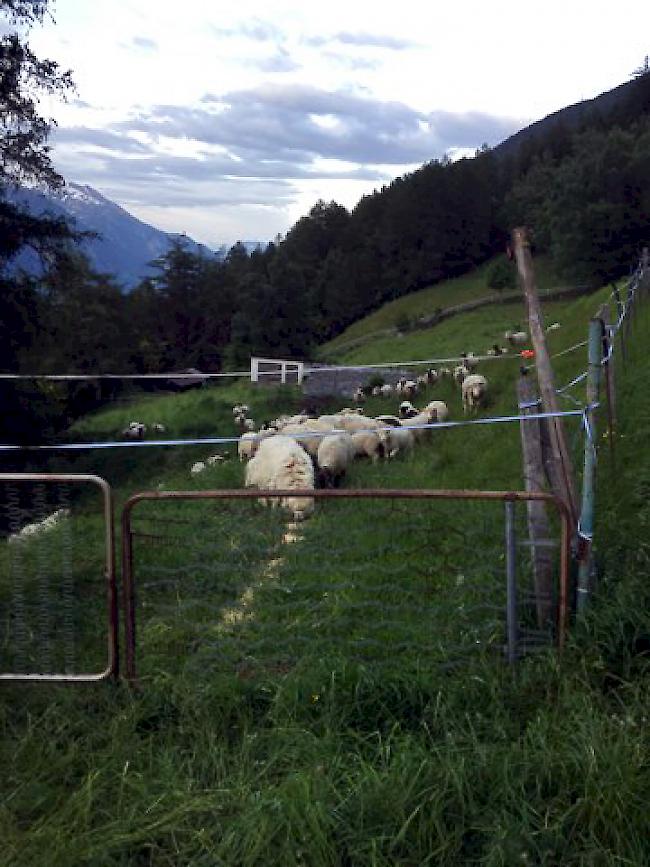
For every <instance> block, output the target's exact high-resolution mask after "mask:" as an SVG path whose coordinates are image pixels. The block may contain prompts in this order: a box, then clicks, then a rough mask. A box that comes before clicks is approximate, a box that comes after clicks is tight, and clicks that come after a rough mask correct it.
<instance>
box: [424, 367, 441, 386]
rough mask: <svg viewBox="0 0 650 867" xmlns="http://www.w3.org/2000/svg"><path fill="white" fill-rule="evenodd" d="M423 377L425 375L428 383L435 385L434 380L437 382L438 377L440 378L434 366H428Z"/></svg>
mask: <svg viewBox="0 0 650 867" xmlns="http://www.w3.org/2000/svg"><path fill="white" fill-rule="evenodd" d="M425 377H426V380H427V382H428V384H429V385H435V384H436V382H438V379H439V378H440V374H439V373H438V371H437V370H436V369H435V368H434V367H430V368H429V369H428V370H427V372H426V374H425Z"/></svg>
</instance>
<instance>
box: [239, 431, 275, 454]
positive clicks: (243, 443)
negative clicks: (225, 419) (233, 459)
mask: <svg viewBox="0 0 650 867" xmlns="http://www.w3.org/2000/svg"><path fill="white" fill-rule="evenodd" d="M275 433H276V430H275V428H267V429H266V430H261V431H258V432H257V433H255V431H246V433H243V434H242V435H241V436H240V437H239V441H238V443H237V454H238V455H239V460H240V461H249V460H250V459H251V458H252V457H253V455H254V454H255V452H256V451H257V449H258V448H259V445H260V442H261V441H262V440H265V439H268V438H269V437H272V436H275Z"/></svg>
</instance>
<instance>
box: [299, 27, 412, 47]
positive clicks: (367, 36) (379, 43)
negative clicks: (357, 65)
mask: <svg viewBox="0 0 650 867" xmlns="http://www.w3.org/2000/svg"><path fill="white" fill-rule="evenodd" d="M303 41H304V42H305V43H306V44H307V45H311V46H313V47H314V48H319V47H320V46H322V45H327V44H329V43H332V42H340V43H341V44H342V45H355V46H357V47H359V48H361V47H368V48H386V49H389V50H391V51H404V50H406V49H408V48H419V47H420V46H419V44H418V43H417V42H413V41H411V40H409V39H400V38H399V37H397V36H389V35H383V34H379V33H351V32H349V31H346V30H341V31H339V32H338V33H332V34H330V35H329V36H308V37H305V39H304V40H303Z"/></svg>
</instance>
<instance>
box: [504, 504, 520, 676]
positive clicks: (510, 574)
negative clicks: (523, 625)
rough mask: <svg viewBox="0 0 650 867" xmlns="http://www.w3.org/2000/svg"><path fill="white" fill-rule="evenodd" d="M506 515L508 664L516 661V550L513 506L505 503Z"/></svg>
mask: <svg viewBox="0 0 650 867" xmlns="http://www.w3.org/2000/svg"><path fill="white" fill-rule="evenodd" d="M505 513H506V594H507V601H506V629H507V656H508V664H509V665H514V664H515V662H516V661H517V642H518V637H519V636H518V628H517V548H516V538H515V504H514V503H513V502H512V500H506V502H505Z"/></svg>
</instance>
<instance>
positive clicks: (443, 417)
mask: <svg viewBox="0 0 650 867" xmlns="http://www.w3.org/2000/svg"><path fill="white" fill-rule="evenodd" d="M424 411H425V412H429V413H431V414H432V415H433V414H434V413H435V417H434V418H432V421H437V422H441V421H447V419H448V418H449V409H448V407H447V404H446V403H445V402H444V400H432V401H431V403H428V404H427V405H426V406H425V407H424Z"/></svg>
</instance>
